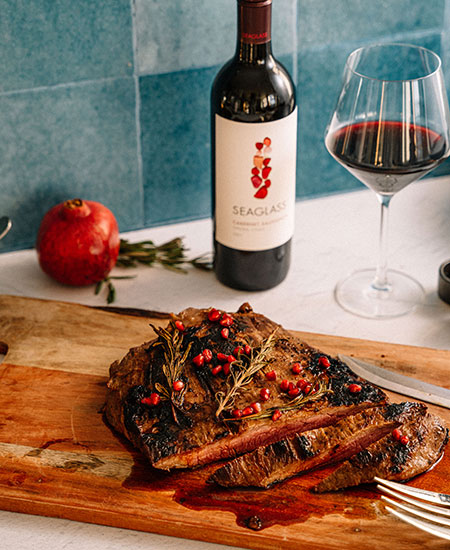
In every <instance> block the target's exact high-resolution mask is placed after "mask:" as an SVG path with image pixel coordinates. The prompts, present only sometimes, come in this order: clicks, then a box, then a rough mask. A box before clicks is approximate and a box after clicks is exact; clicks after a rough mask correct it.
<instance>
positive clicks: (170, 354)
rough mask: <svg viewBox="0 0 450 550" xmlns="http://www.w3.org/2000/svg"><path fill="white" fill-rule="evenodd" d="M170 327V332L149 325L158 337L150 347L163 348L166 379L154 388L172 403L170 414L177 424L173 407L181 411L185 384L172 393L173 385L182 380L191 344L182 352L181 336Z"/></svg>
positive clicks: (163, 368)
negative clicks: (163, 384)
mask: <svg viewBox="0 0 450 550" xmlns="http://www.w3.org/2000/svg"><path fill="white" fill-rule="evenodd" d="M171 325H172V330H171V331H170V330H167V329H165V328H162V327H161V328H160V327H156V326H154V325H152V324H150V326H151V327H152V329H153V330H154V331H155V333H156V334H157V335H158V340H156V341H155V342H154V343H153V344H152V347H157V346H162V348H163V355H164V363H163V365H162V371H163V373H164V377H165V379H166V380H165V381H166V383H165V386H162V385H161V384H159V383H158V384H157V385H156V384H155V388H156V387H157V389H158V391H159V392H160V393H162V394H163V395H164V396H165V397H166V398H167V399H169V400H170V401H171V402H172V405H173V407H172V413H173V417H174V420H175V422H177V421H178V420H177V415H176V410H175V409H174V407H176V408H177V409H179V410H182V403H183V396H184V393H185V392H186V388H187V384H185V385H184V388H183V389H182V390H181V391H179V392H174V391H173V383H174V382H175V381H176V380H181V379H182V375H183V371H184V366H185V363H186V361H187V358H188V355H189V352H190V350H191V346H192V342H189V345H188V346H187V347H186V349H185V350H184V352H182V344H183V334H182V333H181V332H180V331H179V330H177V329H176V328H175V326H174V325H173V323H171Z"/></svg>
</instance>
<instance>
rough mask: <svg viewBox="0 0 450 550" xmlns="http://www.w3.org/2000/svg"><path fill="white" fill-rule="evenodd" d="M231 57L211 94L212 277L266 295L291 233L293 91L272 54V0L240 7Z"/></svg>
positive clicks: (281, 273) (241, 2)
mask: <svg viewBox="0 0 450 550" xmlns="http://www.w3.org/2000/svg"><path fill="white" fill-rule="evenodd" d="M237 6H238V37H237V47H236V52H235V55H234V57H233V58H232V59H231V60H230V61H229V62H228V63H226V64H225V65H224V67H223V68H222V69H221V70H220V71H219V73H218V74H217V76H216V78H215V81H214V84H213V86H212V92H211V127H212V128H211V140H212V180H213V186H212V188H213V189H212V191H213V218H214V269H215V273H216V276H217V278H218V279H219V281H221V282H222V283H223V284H225V285H227V286H230V287H232V288H237V289H241V290H265V289H268V288H272V287H274V286H276V285H277V284H279V283H280V282H281V281H282V280H283V279H284V278H285V277H286V275H287V273H288V270H289V265H290V258H291V240H292V236H293V232H294V208H295V169H296V149H297V108H296V100H295V88H294V84H293V82H292V80H291V78H290V76H289V74H288V72H287V71H286V69H285V68H284V67H283V66H282V65H281V64H280V63H279V62H278V61H277V60H276V59H275V58H274V56H273V54H272V48H271V16H272V0H237Z"/></svg>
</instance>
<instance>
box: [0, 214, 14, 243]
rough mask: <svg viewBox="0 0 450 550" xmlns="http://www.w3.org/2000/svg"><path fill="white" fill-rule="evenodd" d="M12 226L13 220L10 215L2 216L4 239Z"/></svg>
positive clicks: (0, 236) (1, 224) (1, 232)
mask: <svg viewBox="0 0 450 550" xmlns="http://www.w3.org/2000/svg"><path fill="white" fill-rule="evenodd" d="M11 226H12V222H11V220H10V219H9V218H8V216H1V217H0V239H3V237H4V236H5V235H6V234H7V233H8V231H9V230H10V229H11Z"/></svg>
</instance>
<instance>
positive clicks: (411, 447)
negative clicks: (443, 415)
mask: <svg viewBox="0 0 450 550" xmlns="http://www.w3.org/2000/svg"><path fill="white" fill-rule="evenodd" d="M400 406H401V405H393V406H392V407H393V409H392V410H393V413H394V414H395V407H400ZM405 412H407V414H406V415H405V416H406V418H405V420H404V422H403V424H402V425H401V427H400V428H399V431H394V432H393V433H390V434H389V435H387V436H385V437H384V438H382V439H380V440H379V441H377V442H376V443H372V445H369V446H368V447H367V449H365V450H362V451H360V452H359V453H358V454H356V455H355V456H354V457H352V458H350V459H349V460H348V461H346V462H344V463H343V464H342V465H341V466H339V467H338V468H337V470H335V471H334V472H333V473H332V474H330V475H329V476H328V477H326V478H325V479H324V480H322V481H321V482H320V483H319V484H318V485H317V486H316V487H315V488H314V490H315V491H316V492H319V493H323V492H325V491H336V490H337V489H342V488H344V487H351V486H354V485H359V484H360V483H369V482H371V481H373V479H374V477H375V476H378V477H382V478H384V479H391V480H397V481H401V480H406V479H410V478H412V477H414V476H416V475H418V474H421V473H423V472H426V471H427V470H428V469H429V468H431V466H433V464H435V463H436V462H437V461H438V460H439V458H440V457H441V456H442V453H443V452H444V447H445V445H446V444H447V442H448V429H447V428H444V427H443V426H442V425H441V423H440V420H439V418H437V417H436V416H434V415H432V414H430V413H429V412H427V407H426V406H425V405H422V404H418V403H411V404H409V411H405Z"/></svg>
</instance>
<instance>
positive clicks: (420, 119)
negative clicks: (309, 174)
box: [325, 44, 450, 318]
mask: <svg viewBox="0 0 450 550" xmlns="http://www.w3.org/2000/svg"><path fill="white" fill-rule="evenodd" d="M449 120H450V117H449V108H448V102H447V95H446V91H445V87H444V81H443V76H442V69H441V61H440V58H439V56H437V55H436V54H435V53H434V52H432V51H430V50H427V49H425V48H421V47H418V46H412V45H408V44H378V45H373V46H368V47H363V48H359V49H358V50H355V51H354V52H352V53H351V54H350V55H349V57H348V59H347V63H346V66H345V69H344V75H343V84H342V89H341V92H340V95H339V98H338V101H337V104H336V108H335V110H334V112H333V114H332V117H331V120H330V123H329V125H328V127H327V130H326V134H325V145H326V147H327V149H328V151H329V152H330V154H331V155H332V156H333V158H334V159H335V160H337V161H338V162H339V163H340V164H342V165H343V166H344V167H345V168H346V169H347V170H348V171H349V172H350V173H351V174H352V175H354V176H355V177H356V178H358V179H359V180H360V181H361V182H362V183H363V184H364V185H366V186H367V187H369V188H370V189H372V190H373V191H374V192H375V194H376V196H377V198H378V200H379V202H380V204H381V224H380V245H379V258H378V265H377V267H376V268H375V269H364V270H361V271H358V272H355V273H354V274H352V275H350V277H348V278H347V279H345V280H343V281H341V282H340V283H338V285H337V287H336V289H335V297H336V300H337V301H338V303H339V304H340V305H341V306H342V307H343V308H344V309H346V310H348V311H351V312H352V313H355V314H357V315H361V316H363V317H370V318H386V317H397V316H399V315H404V314H405V313H408V312H409V311H411V310H412V309H414V308H415V307H416V305H418V304H419V303H420V302H421V301H422V300H423V296H424V290H423V288H422V286H421V285H420V283H418V282H417V281H415V280H414V279H413V278H412V277H410V276H409V275H407V274H405V273H401V272H399V271H395V270H390V269H389V270H388V269H387V221H388V217H387V214H388V207H389V204H390V201H391V199H392V197H393V196H394V195H395V194H396V193H398V192H399V191H401V190H402V189H403V188H404V187H406V186H407V185H409V184H410V183H412V182H414V181H416V180H418V179H419V178H421V177H422V176H424V175H425V174H427V173H428V172H430V171H431V170H433V169H434V168H436V166H438V165H439V164H440V163H441V162H443V161H444V160H445V159H446V158H447V157H448V156H449V153H450V139H449Z"/></svg>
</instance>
